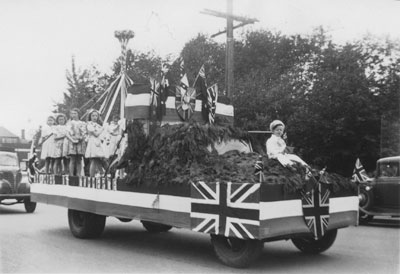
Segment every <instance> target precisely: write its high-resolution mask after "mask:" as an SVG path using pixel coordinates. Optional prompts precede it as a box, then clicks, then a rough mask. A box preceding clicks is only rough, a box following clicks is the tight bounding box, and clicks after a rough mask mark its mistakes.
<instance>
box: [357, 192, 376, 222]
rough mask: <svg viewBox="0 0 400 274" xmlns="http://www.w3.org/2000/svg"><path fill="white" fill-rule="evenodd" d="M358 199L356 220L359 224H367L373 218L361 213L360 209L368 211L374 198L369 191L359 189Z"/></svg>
mask: <svg viewBox="0 0 400 274" xmlns="http://www.w3.org/2000/svg"><path fill="white" fill-rule="evenodd" d="M358 195H359V198H360V203H359V206H360V210H359V213H358V219H359V222H360V223H361V224H365V223H368V222H370V221H372V219H373V218H374V216H372V215H368V214H367V213H365V212H363V211H362V210H361V209H364V210H369V209H370V208H371V207H372V206H373V204H374V197H373V195H372V193H371V192H370V191H367V190H365V189H363V188H361V189H360V193H359V194H358Z"/></svg>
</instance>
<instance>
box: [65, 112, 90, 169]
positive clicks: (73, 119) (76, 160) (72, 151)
mask: <svg viewBox="0 0 400 274" xmlns="http://www.w3.org/2000/svg"><path fill="white" fill-rule="evenodd" d="M69 117H70V120H69V121H68V122H67V129H68V130H67V134H66V136H65V137H66V139H65V143H64V150H65V155H67V156H68V157H69V175H71V176H74V175H75V176H80V175H81V174H82V171H83V169H82V162H83V159H82V158H83V155H84V154H85V150H86V142H85V137H86V123H85V122H83V121H81V120H79V110H78V109H77V108H74V109H71V110H70V112H69Z"/></svg>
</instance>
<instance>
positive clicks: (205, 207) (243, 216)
mask: <svg viewBox="0 0 400 274" xmlns="http://www.w3.org/2000/svg"><path fill="white" fill-rule="evenodd" d="M259 188H260V184H250V183H243V184H233V183H230V182H229V183H219V182H217V183H205V182H198V183H192V186H191V198H192V200H191V212H190V218H191V228H192V230H194V231H197V232H203V233H211V234H217V235H224V236H226V237H237V238H241V239H255V238H256V237H257V233H258V227H259V226H260V219H259V216H260V209H259V191H258V190H259Z"/></svg>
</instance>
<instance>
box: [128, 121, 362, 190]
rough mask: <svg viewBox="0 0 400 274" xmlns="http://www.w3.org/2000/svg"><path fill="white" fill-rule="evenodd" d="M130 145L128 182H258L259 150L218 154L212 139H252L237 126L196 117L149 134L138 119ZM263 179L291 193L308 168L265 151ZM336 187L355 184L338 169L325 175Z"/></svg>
mask: <svg viewBox="0 0 400 274" xmlns="http://www.w3.org/2000/svg"><path fill="white" fill-rule="evenodd" d="M127 130H128V148H127V150H126V152H125V154H124V155H123V158H122V159H123V160H122V161H123V162H125V164H126V167H127V171H128V174H129V177H128V180H127V182H128V183H129V184H134V185H140V184H144V185H148V186H152V185H160V184H189V183H191V182H198V181H205V182H233V183H243V182H247V183H258V182H259V181H258V178H257V177H256V176H255V175H254V165H255V163H256V161H257V159H258V158H259V154H257V153H240V152H238V151H229V152H227V153H225V154H223V155H218V153H217V151H216V150H215V146H214V144H215V143H217V142H224V141H229V140H231V139H242V140H248V139H249V136H248V135H247V133H246V132H243V131H241V130H239V129H237V128H234V127H223V126H215V125H208V124H206V125H201V124H199V123H196V122H189V123H182V124H178V125H168V124H167V125H164V126H162V127H160V128H158V129H157V130H156V132H155V133H154V134H153V135H152V136H146V135H145V133H144V130H143V125H142V123H141V122H140V121H138V120H136V121H131V122H130V123H129V124H128V127H127ZM263 162H264V181H263V182H262V183H265V184H269V183H273V184H283V185H284V191H285V192H287V193H293V192H296V191H299V190H301V189H303V188H304V187H305V185H306V181H305V179H304V178H305V176H306V175H305V169H304V168H303V167H301V166H296V168H294V169H289V168H285V167H283V166H282V165H280V164H279V162H278V161H276V160H268V159H267V157H266V156H264V157H263ZM325 179H326V180H327V182H328V183H329V184H331V185H332V187H333V191H338V190H340V189H343V188H345V189H346V188H353V187H354V186H352V185H351V184H350V182H347V181H346V180H345V179H344V178H343V177H340V176H338V175H326V176H325Z"/></svg>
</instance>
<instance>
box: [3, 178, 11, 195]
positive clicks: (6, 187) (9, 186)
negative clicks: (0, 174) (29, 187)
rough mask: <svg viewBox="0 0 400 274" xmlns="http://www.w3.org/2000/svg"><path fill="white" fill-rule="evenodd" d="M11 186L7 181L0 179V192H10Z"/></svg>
mask: <svg viewBox="0 0 400 274" xmlns="http://www.w3.org/2000/svg"><path fill="white" fill-rule="evenodd" d="M11 192H12V188H11V184H10V182H9V181H7V180H5V179H0V194H11Z"/></svg>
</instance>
